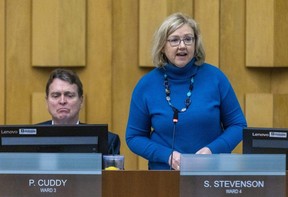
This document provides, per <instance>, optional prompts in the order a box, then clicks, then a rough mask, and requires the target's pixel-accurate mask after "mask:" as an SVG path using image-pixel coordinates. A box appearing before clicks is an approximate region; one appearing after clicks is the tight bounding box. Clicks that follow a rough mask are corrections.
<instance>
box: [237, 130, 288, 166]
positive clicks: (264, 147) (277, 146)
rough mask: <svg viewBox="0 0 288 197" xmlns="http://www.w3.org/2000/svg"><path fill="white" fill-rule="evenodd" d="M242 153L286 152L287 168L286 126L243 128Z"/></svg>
mask: <svg viewBox="0 0 288 197" xmlns="http://www.w3.org/2000/svg"><path fill="white" fill-rule="evenodd" d="M242 146H243V154H286V169H288V163H287V161H288V160H287V155H288V154H287V153H288V128H287V129H286V128H256V127H247V128H244V129H243V144H242Z"/></svg>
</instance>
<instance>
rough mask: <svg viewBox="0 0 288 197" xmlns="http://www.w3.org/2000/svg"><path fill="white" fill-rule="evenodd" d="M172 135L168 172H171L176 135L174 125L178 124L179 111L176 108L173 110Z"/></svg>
mask: <svg viewBox="0 0 288 197" xmlns="http://www.w3.org/2000/svg"><path fill="white" fill-rule="evenodd" d="M173 112H174V113H173V120H172V121H173V123H174V125H173V133H172V144H171V159H170V170H172V162H173V151H174V143H175V133H176V124H177V122H178V113H179V111H178V110H177V109H176V108H173Z"/></svg>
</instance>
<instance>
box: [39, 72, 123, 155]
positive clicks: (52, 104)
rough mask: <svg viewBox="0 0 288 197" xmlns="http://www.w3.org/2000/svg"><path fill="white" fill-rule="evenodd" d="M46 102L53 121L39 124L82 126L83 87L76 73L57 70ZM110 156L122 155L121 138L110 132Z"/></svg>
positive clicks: (51, 80) (48, 88)
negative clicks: (80, 117) (80, 116)
mask: <svg viewBox="0 0 288 197" xmlns="http://www.w3.org/2000/svg"><path fill="white" fill-rule="evenodd" d="M46 102H47V107H48V111H49V113H50V114H51V116H52V120H49V121H46V122H42V123H39V124H42V125H44V124H46V125H47V124H52V125H56V124H82V123H81V122H79V112H80V110H81V107H82V104H83V86H82V82H81V80H80V78H79V77H78V75H77V74H76V73H74V72H73V71H71V70H67V69H55V70H54V71H52V72H51V74H50V77H49V79H48V81H47V84H46ZM108 154H120V138H119V136H118V135H117V134H114V133H112V132H110V131H109V132H108Z"/></svg>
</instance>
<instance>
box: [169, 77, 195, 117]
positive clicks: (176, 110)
mask: <svg viewBox="0 0 288 197" xmlns="http://www.w3.org/2000/svg"><path fill="white" fill-rule="evenodd" d="M193 84H194V76H192V77H191V80H190V85H189V90H188V92H187V94H186V95H187V98H186V99H185V107H183V108H182V109H181V110H179V109H177V108H176V107H174V106H173V104H172V103H171V98H170V88H169V83H168V76H167V74H166V73H165V74H164V86H165V93H166V101H167V102H168V104H169V106H170V107H171V108H172V109H173V111H174V114H175V113H177V115H178V113H181V112H185V111H186V110H187V109H188V107H189V106H190V104H191V95H192V90H193Z"/></svg>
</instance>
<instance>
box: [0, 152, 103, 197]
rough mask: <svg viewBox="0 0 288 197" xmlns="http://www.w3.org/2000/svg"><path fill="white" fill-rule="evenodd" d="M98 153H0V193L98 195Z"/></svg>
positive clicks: (8, 196) (7, 196)
mask: <svg viewBox="0 0 288 197" xmlns="http://www.w3.org/2000/svg"><path fill="white" fill-rule="evenodd" d="M101 158H102V156H101V154H96V153H73V154H72V153H0V185H1V189H0V197H20V196H21V197H26V196H27V197H31V196H56V197H67V196H73V197H84V196H91V195H92V196H95V197H98V196H99V197H100V196H101V194H102V191H101V190H102V168H101V167H102V161H101Z"/></svg>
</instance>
